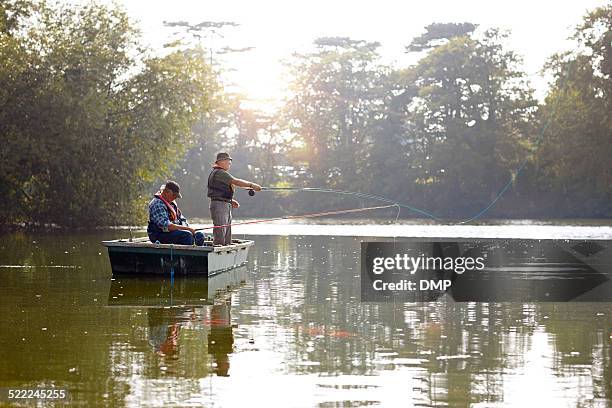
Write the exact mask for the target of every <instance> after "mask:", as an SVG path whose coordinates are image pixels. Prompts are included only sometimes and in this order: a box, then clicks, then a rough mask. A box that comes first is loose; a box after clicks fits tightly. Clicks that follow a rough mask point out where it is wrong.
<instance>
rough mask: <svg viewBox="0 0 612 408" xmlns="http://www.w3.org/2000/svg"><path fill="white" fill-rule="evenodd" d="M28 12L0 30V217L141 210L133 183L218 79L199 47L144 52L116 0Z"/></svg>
mask: <svg viewBox="0 0 612 408" xmlns="http://www.w3.org/2000/svg"><path fill="white" fill-rule="evenodd" d="M33 9H34V8H33V7H32V10H33ZM0 15H2V14H1V13H0ZM33 18H34V19H35V21H37V24H32V25H29V26H27V34H28V35H27V36H25V35H22V36H15V37H9V36H7V35H6V34H2V38H1V40H2V41H0V47H1V48H0V59H1V60H2V61H8V62H9V64H8V65H7V64H2V65H1V68H0V83H2V84H3V85H5V86H3V87H2V91H0V112H1V113H0V115H1V117H0V134H1V135H2V138H3V141H4V142H5V143H4V144H5V149H3V153H2V155H3V157H2V158H3V159H4V160H3V161H2V163H1V164H0V167H1V168H0V174H1V175H0V178H2V181H3V182H2V185H3V186H5V187H4V188H5V189H7V191H6V193H7V194H8V195H9V196H11V197H15V198H16V203H17V204H16V206H17V208H18V211H17V213H18V214H19V216H18V218H15V216H14V214H7V213H4V214H2V215H0V222H17V221H35V222H37V223H57V224H61V225H84V226H85V225H87V226H89V225H97V224H126V223H131V222H142V221H144V220H143V218H140V219H137V218H135V217H137V216H142V215H143V209H144V204H145V200H144V199H143V193H144V192H145V191H146V190H145V189H146V188H147V187H149V184H150V183H151V182H152V181H153V180H156V179H157V178H160V177H167V174H168V171H169V169H170V168H171V167H172V166H173V165H174V164H175V163H176V162H177V161H178V160H179V159H180V158H181V157H182V155H183V154H184V152H185V144H187V143H188V142H189V141H190V140H192V139H193V137H194V136H193V133H192V131H191V127H192V125H193V124H194V122H195V120H196V119H197V118H198V117H199V116H200V115H202V114H203V113H204V112H207V111H208V110H210V108H211V100H212V98H213V95H214V94H215V93H217V92H218V91H219V86H218V84H217V82H216V80H215V78H214V76H213V75H212V73H211V71H210V69H209V67H208V66H207V65H206V64H205V62H204V61H205V58H204V53H203V51H202V50H200V49H188V50H183V51H176V52H173V53H170V54H168V55H165V56H152V55H151V54H152V53H151V52H150V51H146V50H144V49H143V47H142V46H141V45H140V38H139V34H138V30H136V29H135V28H134V27H133V26H132V24H131V22H130V21H129V19H128V18H127V16H126V14H125V13H124V12H123V11H122V10H121V9H119V8H117V7H106V6H102V5H98V4H95V3H91V4H89V5H86V6H83V7H77V8H69V9H68V8H62V7H61V6H58V7H49V6H47V5H46V4H45V3H41V4H40V7H39V8H38V9H37V10H36V12H35V14H34V15H33ZM24 24H25V22H24ZM5 44H7V46H4V45H5ZM22 191H23V192H26V193H27V194H24V193H22ZM27 197H30V198H27Z"/></svg>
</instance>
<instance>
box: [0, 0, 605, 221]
mask: <svg viewBox="0 0 612 408" xmlns="http://www.w3.org/2000/svg"><path fill="white" fill-rule="evenodd" d="M476 23H477V22H473V23H472V22H460V23H437V22H436V23H432V24H430V25H428V26H426V27H424V28H423V34H422V35H420V36H418V37H416V38H413V39H409V38H407V39H406V52H407V53H412V54H414V55H415V56H417V57H418V58H417V62H416V63H415V64H414V65H411V66H404V67H397V66H387V65H384V64H383V63H382V62H381V58H380V56H379V54H378V49H379V47H380V44H379V43H376V42H368V41H361V40H358V39H351V38H344V37H321V38H318V39H316V40H315V41H314V42H313V45H312V49H311V51H309V52H307V53H304V54H295V55H293V56H291V58H289V59H288V62H287V68H288V72H289V76H290V79H291V80H290V83H289V91H290V92H289V93H288V95H289V96H288V97H287V99H286V100H285V101H283V104H282V105H281V107H280V108H279V109H278V111H276V112H274V113H264V112H261V111H257V110H254V109H250V108H246V107H245V106H244V104H242V103H241V102H242V100H243V99H244V97H243V96H241V95H238V94H235V93H232V92H230V91H228V90H226V89H224V88H223V86H222V83H221V82H222V81H221V79H220V78H221V77H222V76H223V70H224V69H229V68H228V67H223V66H218V65H214V66H213V65H211V62H212V61H211V59H210V55H211V53H210V50H209V49H208V48H207V45H208V44H206V42H203V41H201V40H198V41H195V38H203V37H205V36H202V34H203V33H206V32H207V31H206V30H210V29H215V30H223V29H226V28H224V27H222V26H221V27H220V26H219V23H214V22H203V23H201V24H197V25H193V26H192V25H190V24H188V23H169V25H171V26H172V27H173V29H175V30H179V31H180V30H183V33H184V34H186V35H187V37H189V35H192V36H193V38H192V39H193V41H190V40H184V41H170V42H169V43H168V44H167V45H166V46H165V48H164V49H163V50H153V49H150V48H147V47H145V46H144V45H143V44H144V41H143V40H142V38H141V36H140V33H139V30H138V27H137V26H136V25H135V23H134V22H133V21H131V20H130V18H128V16H127V14H126V12H125V11H124V10H123V9H122V8H121V7H120V6H117V5H112V6H109V5H103V4H101V3H96V2H95V1H94V2H91V3H88V4H86V5H82V6H74V5H62V4H61V3H51V2H46V1H34V0H8V1H4V2H2V3H1V4H0V142H1V143H2V150H1V152H0V194H2V196H3V197H4V198H5V201H6V202H7V203H9V204H8V205H6V206H3V207H2V208H0V230H7V229H11V228H17V227H15V226H17V225H21V226H22V227H21V228H25V229H38V228H39V227H40V226H57V228H60V229H61V228H75V227H79V229H83V230H86V229H92V228H95V227H97V226H112V225H128V224H136V225H141V224H143V223H144V222H145V220H146V213H145V209H146V203H147V202H148V201H149V199H150V196H151V195H152V193H153V192H154V191H155V190H156V188H157V187H158V186H159V184H160V182H163V180H166V179H169V178H172V179H175V180H177V181H178V182H179V183H180V184H181V188H182V191H185V193H184V194H183V195H184V198H183V199H182V200H181V201H180V203H179V205H180V206H181V208H182V210H183V211H184V212H185V214H186V215H188V216H189V217H190V218H198V217H199V218H205V217H207V216H208V205H207V203H206V200H205V191H204V190H205V182H206V178H207V175H208V171H209V168H210V163H211V162H212V161H213V158H214V155H215V154H216V153H217V151H219V150H226V151H230V152H231V154H232V157H234V162H235V167H234V168H233V170H234V171H233V173H234V175H235V176H236V177H240V178H245V179H249V180H257V182H258V183H259V184H261V185H264V186H276V187H324V188H331V189H338V190H349V191H358V192H362V193H368V194H373V195H377V196H383V197H387V198H389V199H390V200H393V201H396V202H400V203H406V204H409V205H411V206H413V207H417V208H421V209H424V210H426V211H428V212H431V213H434V214H436V215H437V216H439V217H441V218H444V219H466V218H469V217H470V216H472V215H474V214H475V213H477V212H478V211H479V210H481V209H482V208H485V207H486V206H487V205H488V204H489V203H491V201H492V200H493V199H494V198H495V196H496V195H497V194H498V192H499V191H500V190H501V189H502V188H503V187H504V185H506V184H507V183H508V181H509V180H512V184H511V185H510V187H509V189H508V190H507V191H506V193H505V194H504V196H503V197H502V198H501V200H500V201H499V202H498V203H497V204H496V205H495V206H494V207H492V208H491V210H490V211H489V212H487V213H486V214H485V215H484V218H491V219H500V218H508V219H526V218H544V219H574V218H584V219H589V218H602V219H610V218H612V166H610V157H611V155H612V114H611V113H610V112H612V78H611V76H612V2H611V3H608V4H607V5H605V6H602V7H599V8H596V9H594V10H591V11H589V12H588V13H587V14H585V15H584V16H583V18H582V22H581V23H580V24H579V25H578V26H577V27H574V29H573V30H572V31H568V36H570V37H571V38H572V39H573V40H574V43H575V44H576V47H575V48H574V49H571V50H566V51H565V52H561V53H558V54H552V55H550V56H549V57H548V58H546V60H545V62H544V61H543V66H542V71H543V73H546V74H547V75H548V77H550V78H552V80H551V82H550V83H549V87H548V90H547V94H546V96H545V98H544V99H543V101H538V100H536V98H535V97H534V89H533V87H532V86H531V84H530V83H529V81H528V79H527V75H526V73H525V72H524V71H523V70H522V69H521V57H520V50H517V51H514V50H510V49H508V48H507V46H506V45H505V44H506V39H507V37H508V35H509V33H508V32H504V31H501V30H498V29H496V28H486V27H481V26H479V25H477V24H476ZM226 24H227V25H229V26H231V27H230V28H231V29H239V27H238V28H236V27H235V26H236V24H230V23H226ZM232 27H233V28H232ZM194 33H195V34H198V35H195V34H194ZM543 58H544V56H543ZM519 169H520V170H519ZM240 194H243V192H241V193H240ZM238 199H239V200H242V201H243V202H245V203H248V205H243V206H242V207H241V208H240V209H239V210H238V211H237V212H236V216H237V217H240V218H245V217H253V218H255V217H257V218H264V217H269V216H279V215H280V216H282V215H287V214H301V213H307V212H315V211H324V210H329V209H337V208H355V207H359V206H364V205H367V204H368V203H365V202H364V200H360V199H355V198H348V197H339V196H335V195H331V194H323V195H321V194H316V193H309V194H307V193H299V192H297V193H290V194H289V193H279V194H275V193H262V194H258V195H257V196H256V197H255V198H248V197H247V196H246V194H245V195H244V196H243V195H239V196H238ZM247 200H249V201H247ZM415 215H417V214H411V213H409V212H408V211H402V217H413V216H415ZM52 228H55V227H52Z"/></svg>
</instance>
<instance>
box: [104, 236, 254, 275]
mask: <svg viewBox="0 0 612 408" xmlns="http://www.w3.org/2000/svg"><path fill="white" fill-rule="evenodd" d="M102 244H104V245H105V246H106V247H107V248H108V256H109V258H110V262H111V267H112V270H113V274H136V275H143V274H170V273H171V272H174V273H175V274H179V275H181V274H204V275H207V276H210V275H215V274H217V273H220V272H223V271H226V270H229V269H233V268H236V267H238V266H240V265H242V264H244V263H245V262H246V259H247V255H248V253H249V247H250V246H252V245H253V244H254V242H253V241H249V240H239V239H235V240H233V244H232V245H224V246H213V245H212V242H209V241H207V242H205V243H204V245H203V246H191V245H176V244H154V243H151V242H149V239H148V238H146V237H144V238H136V239H133V240H131V239H117V240H113V241H103V242H102Z"/></svg>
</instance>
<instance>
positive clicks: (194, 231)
mask: <svg viewBox="0 0 612 408" xmlns="http://www.w3.org/2000/svg"><path fill="white" fill-rule="evenodd" d="M185 230H186V231H189V232H191V235H195V233H196V230H195V229H193V228H191V227H187V228H186V229H185Z"/></svg>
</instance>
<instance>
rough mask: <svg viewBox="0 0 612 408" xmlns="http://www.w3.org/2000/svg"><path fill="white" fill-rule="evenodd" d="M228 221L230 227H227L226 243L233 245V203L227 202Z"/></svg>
mask: <svg viewBox="0 0 612 408" xmlns="http://www.w3.org/2000/svg"><path fill="white" fill-rule="evenodd" d="M226 208H227V222H226V224H227V225H229V227H227V228H226V229H225V237H224V239H225V245H232V205H231V204H229V203H228V204H227V207H226Z"/></svg>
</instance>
